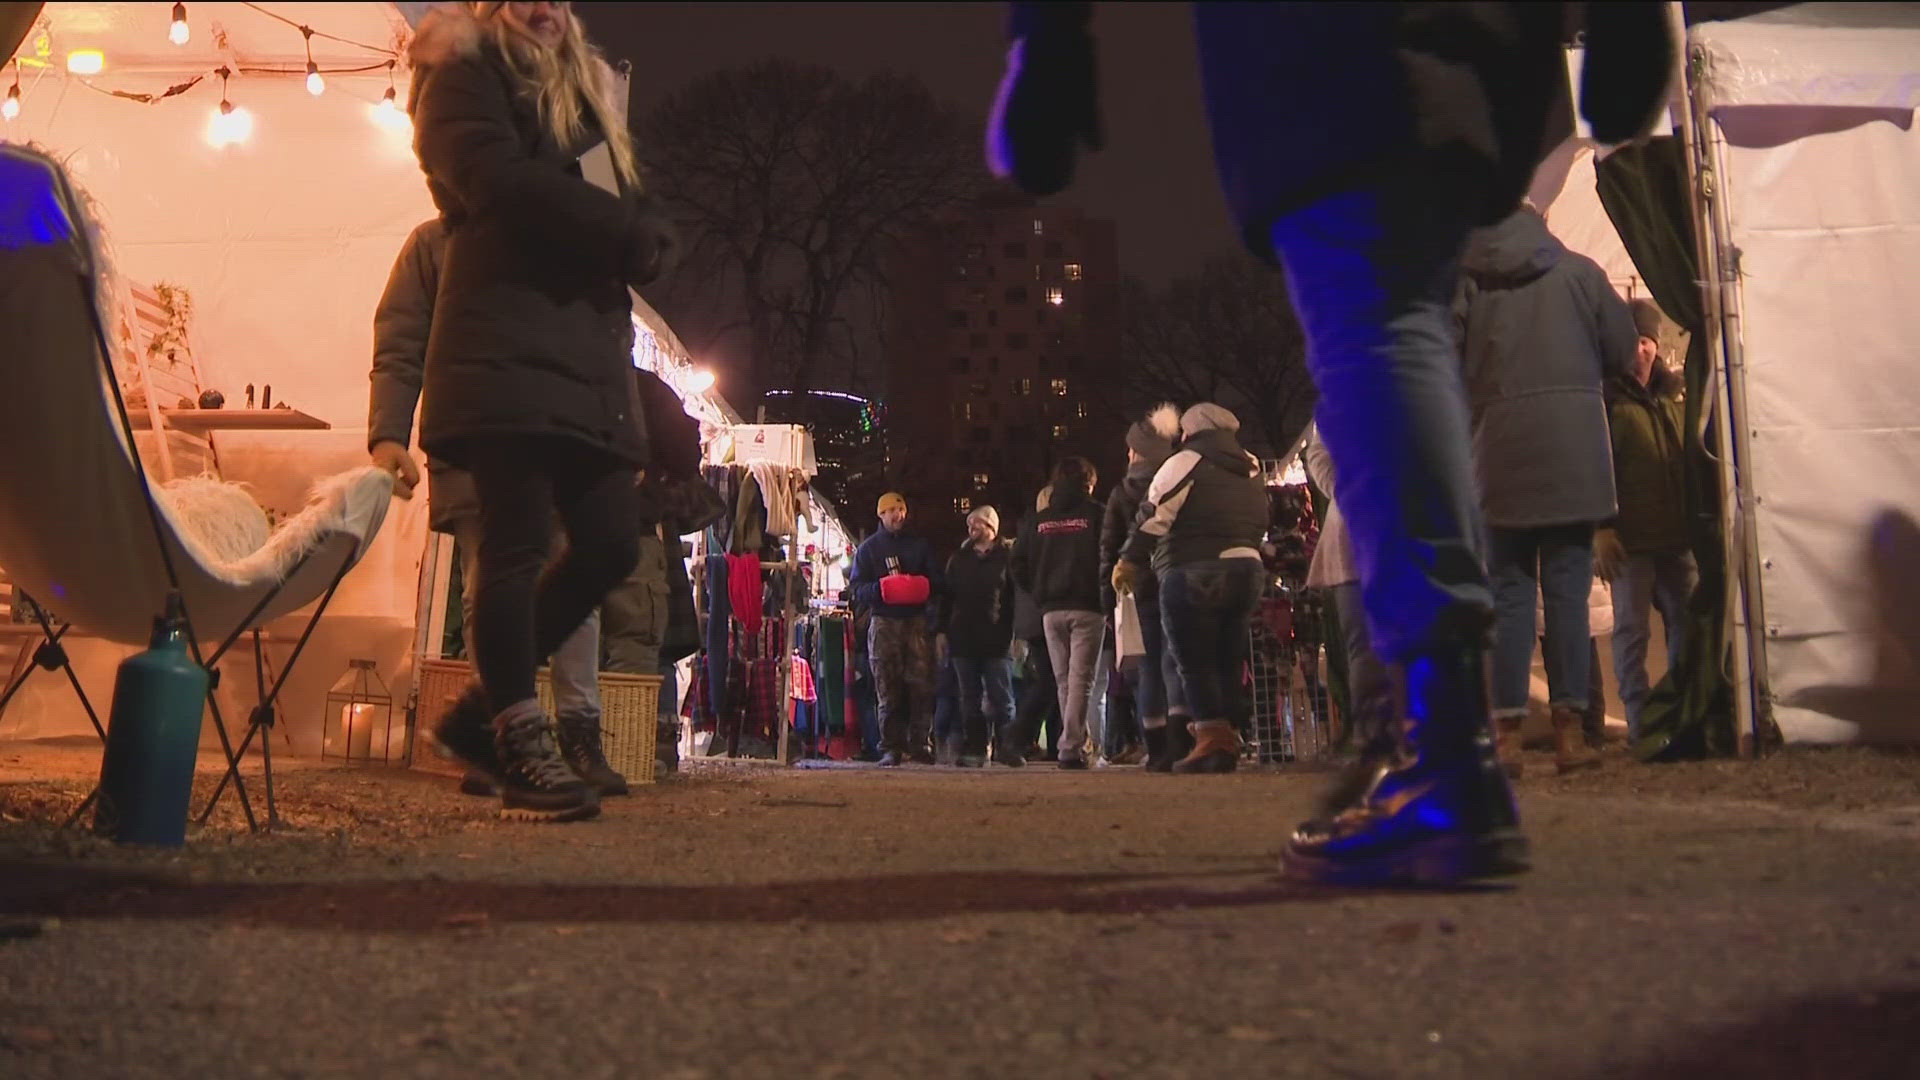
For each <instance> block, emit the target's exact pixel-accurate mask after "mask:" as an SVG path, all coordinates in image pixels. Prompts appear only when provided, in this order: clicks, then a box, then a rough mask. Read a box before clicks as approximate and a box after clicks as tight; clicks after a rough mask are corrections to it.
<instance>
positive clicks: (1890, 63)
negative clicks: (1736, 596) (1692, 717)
mask: <svg viewBox="0 0 1920 1080" xmlns="http://www.w3.org/2000/svg"><path fill="white" fill-rule="evenodd" d="M1690 51H1691V52H1692V53H1693V54H1694V55H1695V56H1696V58H1697V62H1699V63H1700V64H1701V71H1702V76H1701V78H1700V80H1699V82H1698V84H1697V86H1696V88H1695V93H1696V94H1697V95H1698V96H1699V98H1700V105H1701V107H1702V109H1703V110H1704V111H1705V113H1706V114H1707V115H1709V116H1710V117H1712V121H1713V125H1714V128H1713V131H1712V135H1713V137H1714V144H1715V146H1714V149H1715V155H1714V157H1715V160H1714V161H1712V162H1710V163H1709V164H1710V165H1711V166H1712V167H1713V169H1714V173H1715V176H1716V186H1717V187H1718V189H1719V190H1718V194H1717V205H1716V207H1715V220H1714V222H1713V224H1714V225H1715V240H1716V241H1717V242H1719V243H1720V244H1721V245H1722V251H1723V258H1724V259H1726V260H1727V261H1728V264H1729V265H1732V266H1737V268H1738V274H1737V286H1736V288H1737V293H1736V294H1735V296H1734V297H1733V299H1735V300H1736V304H1735V305H1733V306H1731V310H1732V311H1733V312H1735V313H1737V319H1736V320H1734V321H1732V322H1731V324H1730V325H1729V326H1728V327H1727V328H1726V334H1727V336H1728V339H1729V344H1728V353H1729V356H1728V358H1727V359H1729V360H1730V361H1731V363H1729V370H1730V375H1731V377H1732V378H1734V379H1735V380H1736V381H1738V382H1739V383H1741V384H1742V385H1743V387H1744V394H1745V401H1746V415H1745V416H1744V417H1742V423H1741V424H1740V425H1739V430H1738V432H1737V434H1738V436H1739V437H1740V439H1741V445H1740V448H1739V452H1740V457H1741V459H1742V460H1743V461H1744V462H1745V463H1746V465H1747V467H1748V468H1749V470H1750V482H1751V487H1752V492H1753V500H1752V504H1753V505H1752V511H1753V522H1754V537H1753V539H1754V542H1755V544H1756V546H1757V555H1758V559H1757V563H1758V568H1759V578H1758V581H1757V582H1756V583H1751V585H1752V587H1754V588H1755V592H1756V598H1757V600H1758V601H1759V603H1758V605H1757V608H1756V610H1758V611H1760V612H1762V613H1763V618H1764V622H1763V624H1762V625H1761V627H1760V630H1761V634H1760V636H1761V638H1762V639H1763V640H1764V643H1765V645H1764V649H1765V654H1764V655H1765V674H1766V679H1767V684H1766V686H1765V687H1764V688H1763V691H1762V692H1765V693H1767V694H1768V695H1769V697H1770V699H1771V706H1772V715H1773V717H1774V719H1775V720H1776V722H1777V723H1778V724H1779V726H1780V729H1781V731H1782V733H1783V735H1784V736H1785V737H1786V739H1787V740H1788V741H1789V742H1807V743H1847V742H1873V743H1882V744H1886V743H1903V744H1914V743H1920V715H1916V714H1915V713H1914V711H1913V709H1912V706H1911V703H1912V701H1913V694H1914V692H1915V691H1916V690H1920V672H1916V671H1915V669H1914V666H1913V663H1912V655H1911V652H1910V650H1911V649H1912V648H1913V643H1914V642H1915V641H1916V640H1920V634H1915V633H1914V632H1913V630H1912V622H1913V620H1914V618H1915V617H1916V613H1920V545H1915V544H1914V543H1913V542H1912V541H1911V535H1912V530H1913V529H1914V528H1915V526H1914V525H1913V523H1914V522H1915V521H1917V520H1920V379H1916V378H1915V374H1914V360H1915V348H1916V346H1915V342H1916V341H1917V340H1920V308H1917V307H1916V304H1915V302H1914V296H1915V282H1917V281H1920V131H1916V130H1915V129H1914V124H1913V120H1914V115H1913V110H1914V108H1915V106H1916V105H1920V7H1917V6H1916V5H1912V4H1875V5H1845V4H1835V5H1825V4H1821V5H1814V4H1808V5H1799V6H1797V7H1795V8H1788V9H1784V10H1782V11H1779V12H1774V13H1769V14H1768V15H1765V16H1757V17H1753V18H1749V19H1744V20H1740V21H1737V22H1729V23H1709V24H1703V25H1701V26H1697V27H1695V28H1694V29H1693V31H1692V33H1691V34H1690ZM1889 536H1898V537H1900V538H1901V541H1902V542H1896V543H1891V544H1889V543H1888V542H1887V540H1886V538H1887V537H1889Z"/></svg>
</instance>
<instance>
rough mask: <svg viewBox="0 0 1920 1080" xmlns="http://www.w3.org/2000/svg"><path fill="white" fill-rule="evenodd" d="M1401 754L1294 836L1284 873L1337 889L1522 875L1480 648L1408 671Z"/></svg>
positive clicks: (1421, 661) (1522, 852) (1520, 844)
mask: <svg viewBox="0 0 1920 1080" xmlns="http://www.w3.org/2000/svg"><path fill="white" fill-rule="evenodd" d="M1407 712H1408V717H1407V721H1406V733H1405V737H1404V738H1405V750H1404V753H1403V754H1402V756H1401V757H1400V758H1399V759H1398V760H1397V761H1395V763H1394V764H1393V766H1392V767H1391V768H1388V769H1386V770H1384V771H1383V772H1382V773H1381V774H1380V776H1379V777H1378V778H1377V780H1376V781H1375V782H1374V783H1373V785H1372V786H1371V787H1370V788H1369V789H1368V790H1367V791H1366V793H1365V794H1364V795H1363V796H1361V797H1360V798H1359V800H1358V801H1356V802H1355V803H1353V804H1352V805H1350V806H1348V807H1347V808H1345V809H1343V810H1340V811H1339V812H1337V813H1335V814H1333V815H1332V816H1330V817H1326V818H1322V819H1319V820H1316V821H1310V822H1307V823H1306V824H1304V825H1301V826H1300V827H1299V828H1298V829H1296V830H1295V831H1294V834H1293V837H1292V839H1291V840H1290V841H1289V842H1288V844H1287V848H1286V851H1285V852H1284V853H1283V855H1282V856H1281V865H1282V866H1283V868H1284V869H1285V870H1286V872H1287V874H1288V875H1289V876H1291V877H1294V878H1297V879H1301V880H1307V881H1315V882H1321V883H1325V884H1334V885H1357V886H1380V885H1450V884H1454V883H1457V882H1462V881H1470V880H1473V879H1475V878H1486V877H1498V876H1502V875H1506V874H1516V873H1520V872H1521V871H1524V870H1526V869H1527V840H1526V837H1525V836H1523V835H1522V834H1521V832H1520V817H1519V814H1518V812H1517V811H1516V810H1515V809H1514V805H1513V789H1512V787H1510V786H1509V784H1508V782H1507V775H1506V772H1505V771H1504V770H1503V769H1502V768H1501V767H1500V762H1499V759H1498V758H1497V757H1496V756H1495V754H1494V747H1493V732H1492V724H1491V711H1490V708H1489V705H1488V694H1487V682H1486V668H1485V665H1484V663H1483V662H1482V656H1481V650H1480V649H1479V648H1477V647H1471V648H1468V647H1461V648H1453V649H1448V650H1444V651H1437V652H1435V653H1431V654H1428V655H1425V656H1421V657H1418V658H1416V659H1415V660H1413V661H1412V662H1410V663H1409V664H1408V665H1407Z"/></svg>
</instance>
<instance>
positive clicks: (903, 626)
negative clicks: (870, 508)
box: [852, 491, 943, 768]
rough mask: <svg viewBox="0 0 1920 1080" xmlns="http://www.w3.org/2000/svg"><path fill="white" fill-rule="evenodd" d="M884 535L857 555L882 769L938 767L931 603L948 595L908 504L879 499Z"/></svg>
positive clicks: (857, 589) (856, 595) (857, 590)
mask: <svg viewBox="0 0 1920 1080" xmlns="http://www.w3.org/2000/svg"><path fill="white" fill-rule="evenodd" d="M875 509H876V510H877V511H878V512H879V515H880V528H879V529H877V530H875V532H874V534H873V535H872V536H869V537H867V538H866V540H864V541H862V542H861V544H860V547H859V550H857V551H855V552H854V555H853V582H852V584H853V601H854V603H856V604H859V605H861V606H863V607H865V608H866V609H867V611H868V612H869V613H871V615H872V618H871V619H870V620H869V621H868V624H867V658H868V662H869V663H870V664H871V665H872V667H873V687H874V692H875V694H876V696H878V697H879V699H880V737H881V742H882V743H883V744H884V749H885V751H886V753H885V754H883V755H882V756H881V758H880V765H881V766H882V767H883V768H891V767H894V766H897V765H902V764H904V763H906V762H907V761H908V760H909V759H911V760H913V761H918V762H921V763H922V764H932V763H933V752H932V749H931V744H930V743H929V740H930V739H931V737H932V735H933V635H932V632H931V630H930V628H929V626H928V624H927V619H928V614H929V611H930V606H929V601H930V600H932V598H933V596H934V594H936V593H938V592H941V591H943V583H942V575H941V572H940V567H939V566H938V564H936V563H935V562H934V559H933V548H932V546H931V545H929V544H928V543H927V541H926V539H925V538H923V537H919V536H912V535H909V534H908V533H907V532H906V527H907V500H906V498H905V497H904V496H902V495H900V494H899V493H898V492H893V491H889V492H887V493H886V494H885V495H882V496H880V503H879V505H878V506H877V507H876V508H875Z"/></svg>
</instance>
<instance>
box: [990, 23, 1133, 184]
mask: <svg viewBox="0 0 1920 1080" xmlns="http://www.w3.org/2000/svg"><path fill="white" fill-rule="evenodd" d="M1014 7H1015V9H1016V10H1015V13H1014V27H1015V33H1016V36H1015V38H1014V41H1013V46H1012V47H1011V48H1010V49H1009V50H1008V52H1007V71H1006V74H1005V76H1003V77H1002V78H1001V80H1000V91H999V95H998V96H997V97H996V98H995V99H994V103H993V115H992V117H991V118H990V119H989V121H988V133H987V164H988V166H989V167H990V168H991V169H992V170H993V172H994V175H996V176H1000V177H1011V178H1012V179H1013V181H1014V183H1016V184H1018V185H1019V186H1020V187H1021V189H1022V190H1024V191H1026V192H1027V193H1028V194H1030V195H1052V194H1054V193H1055V192H1058V191H1060V190H1062V189H1064V188H1065V187H1066V186H1067V183H1068V182H1069V181H1071V180H1072V179H1073V164H1074V156H1075V155H1076V154H1077V153H1078V152H1079V144H1081V143H1085V144H1086V146H1087V148H1088V149H1090V150H1098V149H1100V148H1101V147H1102V146H1103V145H1104V144H1105V140H1104V139H1103V137H1102V135H1101V132H1100V106H1099V101H1098V80H1097V78H1096V77H1095V69H1094V56H1093V35H1092V34H1090V33H1088V31H1087V25H1086V24H1087V19H1086V12H1085V10H1084V9H1085V8H1086V5H1084V4H1066V3H1049V4H1016V5H1014Z"/></svg>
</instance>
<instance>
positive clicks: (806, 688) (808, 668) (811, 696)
mask: <svg viewBox="0 0 1920 1080" xmlns="http://www.w3.org/2000/svg"><path fill="white" fill-rule="evenodd" d="M819 698H820V694H819V692H818V690H817V689H816V688H815V686H814V685H813V665H812V664H809V663H807V661H806V659H805V658H804V657H802V656H800V655H798V654H795V656H794V658H793V700H795V701H817V700H819Z"/></svg>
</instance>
